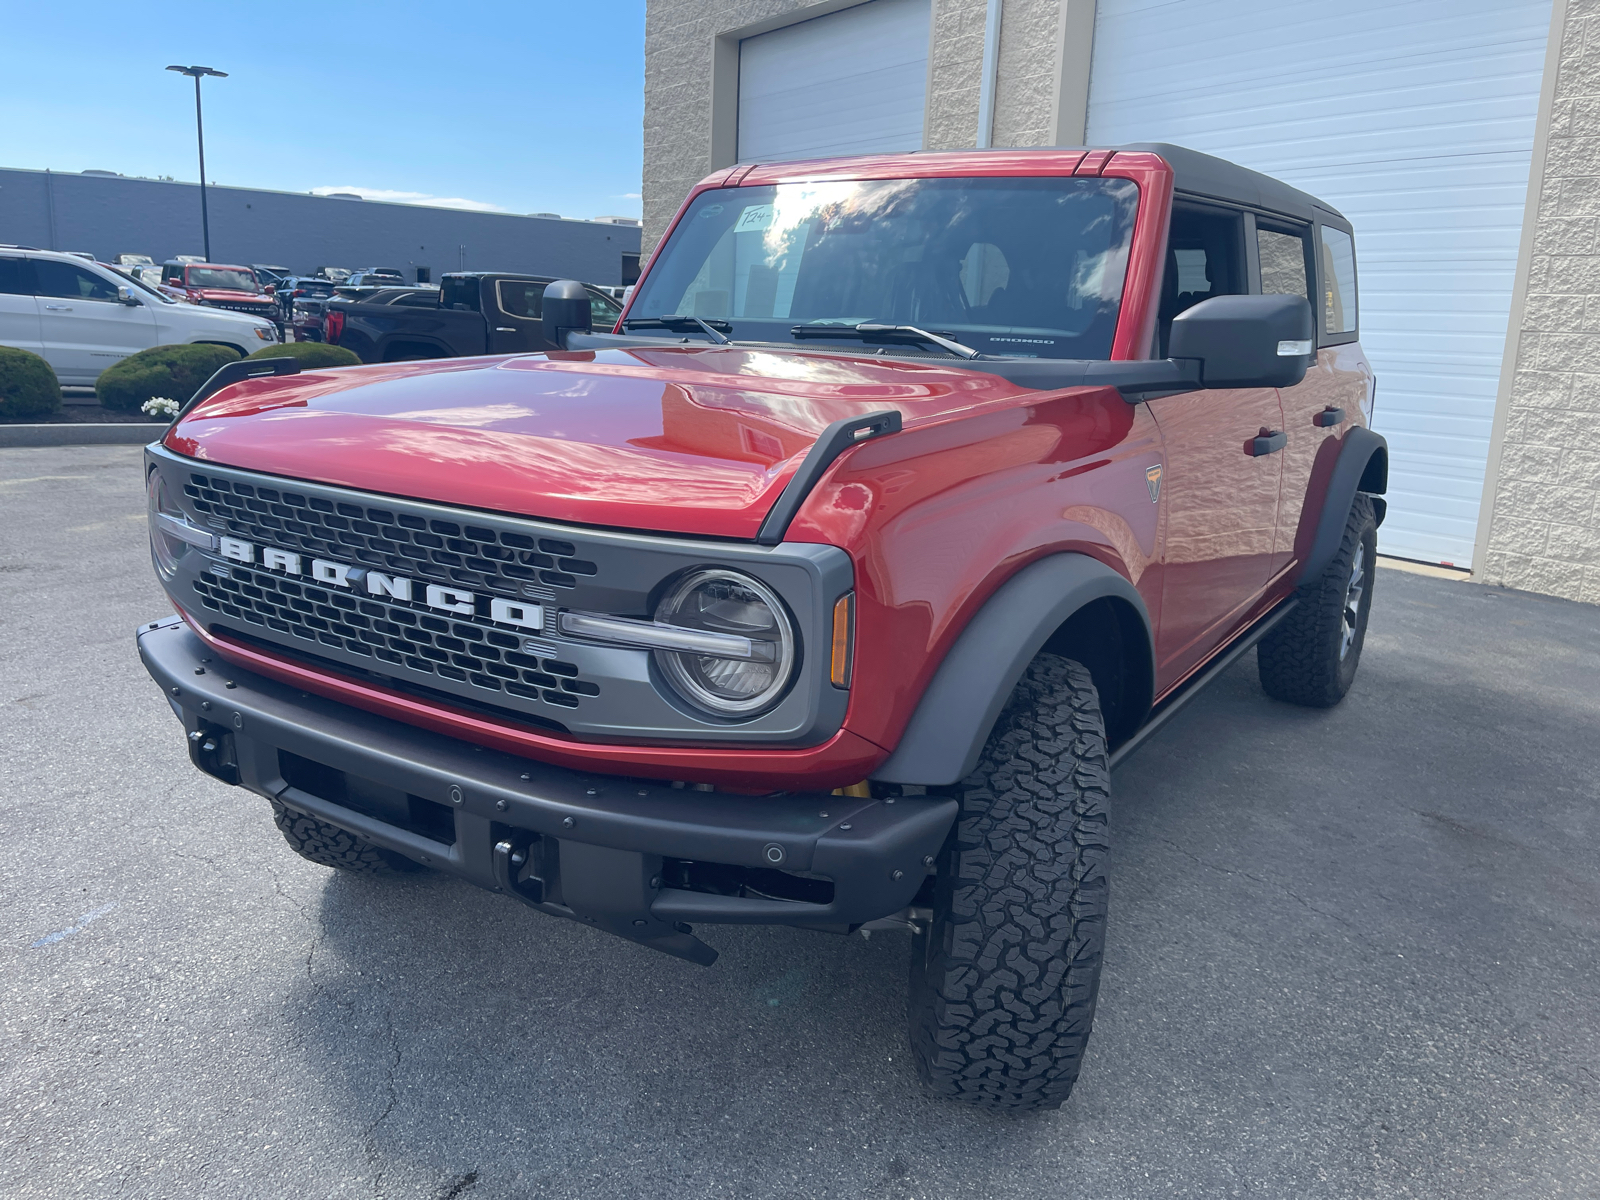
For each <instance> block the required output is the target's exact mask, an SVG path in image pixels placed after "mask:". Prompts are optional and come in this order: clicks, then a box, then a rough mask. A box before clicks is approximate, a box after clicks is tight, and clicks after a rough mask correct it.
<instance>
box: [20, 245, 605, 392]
mask: <svg viewBox="0 0 1600 1200" xmlns="http://www.w3.org/2000/svg"><path fill="white" fill-rule="evenodd" d="M117 259H118V261H117V262H116V263H99V262H95V261H93V260H92V259H91V260H86V259H84V257H83V256H81V255H73V254H64V253H57V252H53V251H45V250H34V249H29V248H26V247H0V345H8V346H17V347H20V348H22V349H25V350H32V351H34V352H35V353H40V354H43V356H44V357H45V358H46V359H47V360H48V361H49V362H50V364H51V366H52V367H54V368H55V369H56V374H57V376H58V377H59V378H60V380H61V382H62V383H63V384H67V385H69V386H70V385H87V384H92V383H94V381H95V379H96V378H98V376H99V374H100V372H101V371H102V370H104V369H105V368H106V367H108V366H110V365H111V364H112V363H114V362H116V361H118V360H119V359H122V358H125V357H127V356H128V355H129V354H133V353H134V352H136V351H138V350H142V349H145V348H147V347H150V346H155V345H166V344H171V343H179V342H215V343H218V344H221V345H227V346H232V347H233V348H235V349H237V350H238V351H239V352H240V353H241V354H248V353H250V352H251V351H252V350H255V349H257V348H259V347H260V346H262V345H264V344H267V343H271V342H277V341H279V340H280V339H283V340H287V339H293V340H295V341H302V342H307V341H309V342H329V343H332V344H334V345H341V346H344V347H345V348H347V349H349V350H351V351H353V352H354V353H355V354H356V355H357V356H359V357H360V358H361V360H362V361H363V362H369V363H371V362H397V361H402V360H406V359H428V358H457V357H465V356H469V355H475V354H505V353H512V354H516V353H536V352H539V351H544V350H551V349H556V348H557V347H555V346H553V345H551V344H550V343H549V342H547V341H546V340H545V338H544V336H543V328H542V324H541V320H540V317H541V311H540V310H541V304H542V301H543V297H544V289H545V286H546V285H547V284H549V283H551V282H553V281H554V278H555V277H554V276H548V275H522V274H515V273H508V272H457V273H452V274H448V275H445V276H444V277H443V278H442V279H441V282H440V286H437V287H434V286H431V285H424V284H408V283H406V281H405V276H404V275H403V274H402V273H401V272H400V271H398V270H395V269H392V268H364V269H362V270H359V271H351V272H345V271H342V270H340V269H338V268H320V269H319V271H320V272H322V273H319V274H314V275H309V276H307V275H290V274H287V273H281V274H280V273H279V272H280V271H282V268H278V267H273V266H267V265H263V264H257V265H254V266H247V265H243V264H232V263H215V262H206V261H203V260H200V259H198V258H197V257H196V256H194V255H180V256H177V257H175V258H173V259H171V260H169V261H167V262H165V263H162V264H160V265H157V264H155V263H153V262H151V261H150V260H149V258H148V257H147V256H144V255H133V254H119V255H118V256H117ZM331 272H337V273H339V274H341V275H344V279H343V280H342V281H335V280H333V279H331V278H329V273H331ZM268 278H270V279H271V282H264V280H265V279H268ZM584 286H585V288H586V289H587V292H588V295H589V304H590V308H591V312H592V325H593V327H594V328H597V329H609V328H611V327H612V326H614V325H615V324H616V322H617V319H618V317H619V316H621V313H622V306H621V304H620V303H618V301H617V300H616V299H615V298H614V295H613V294H612V293H613V291H614V289H607V288H601V287H598V286H594V285H588V284H586V285H584Z"/></svg>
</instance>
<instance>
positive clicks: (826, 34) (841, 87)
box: [739, 0, 929, 162]
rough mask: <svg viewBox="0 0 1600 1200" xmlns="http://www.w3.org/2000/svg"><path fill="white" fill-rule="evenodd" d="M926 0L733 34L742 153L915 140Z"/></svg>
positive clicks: (812, 153) (838, 150) (891, 0)
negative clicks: (740, 35)
mask: <svg viewBox="0 0 1600 1200" xmlns="http://www.w3.org/2000/svg"><path fill="white" fill-rule="evenodd" d="M928 9H929V0H871V2H870V3H867V4H859V5H857V6H855V7H854V8H847V9H844V10H843V11H842V12H836V13H830V14H829V15H828V16H825V17H814V18H812V19H811V20H809V21H802V22H801V23H800V24H798V25H787V26H785V27H784V28H782V29H775V30H773V31H772V32H771V33H763V34H758V35H757V36H755V37H751V38H745V39H744V40H743V41H742V42H740V43H739V161H740V162H756V161H763V162H774V161H782V160H784V159H789V158H817V157H819V156H823V155H830V154H876V153H881V152H886V151H887V152H892V151H898V150H920V149H921V148H922V112H923V106H924V103H925V102H926V100H927V94H928Z"/></svg>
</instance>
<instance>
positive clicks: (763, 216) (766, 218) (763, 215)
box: [733, 204, 772, 233]
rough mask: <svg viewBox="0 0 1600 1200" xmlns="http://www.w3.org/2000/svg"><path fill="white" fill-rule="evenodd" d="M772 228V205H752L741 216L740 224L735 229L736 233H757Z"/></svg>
mask: <svg viewBox="0 0 1600 1200" xmlns="http://www.w3.org/2000/svg"><path fill="white" fill-rule="evenodd" d="M771 226H772V205H770V204H752V205H751V206H750V207H749V208H747V209H745V210H744V212H743V213H742V214H740V216H739V223H738V224H737V225H735V226H734V227H733V231H734V232H735V233H756V232H758V231H760V230H763V229H769V228H771Z"/></svg>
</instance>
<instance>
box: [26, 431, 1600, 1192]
mask: <svg viewBox="0 0 1600 1200" xmlns="http://www.w3.org/2000/svg"><path fill="white" fill-rule="evenodd" d="M137 464H138V452H137V450H136V449H134V448H124V447H113V446H98V447H69V448H61V449H9V450H0V512H3V513H4V515H5V519H4V520H3V521H0V597H3V604H4V610H5V611H6V612H9V613H10V614H11V617H10V619H9V621H8V622H7V627H8V633H7V635H6V638H5V641H4V654H3V657H0V714H3V716H4V734H3V738H4V751H5V752H4V756H3V761H0V805H3V812H4V822H3V826H4V829H5V832H6V860H7V869H6V871H5V873H4V879H3V883H0V931H3V938H0V976H3V980H4V982H3V984H0V987H3V992H4V1004H3V1021H4V1043H3V1048H0V1093H3V1095H0V1121H3V1142H4V1145H5V1147H6V1151H5V1153H4V1154H3V1155H0V1194H4V1195H5V1196H7V1197H13V1196H15V1197H34V1196H41V1197H43V1196H48V1197H106V1196H113V1195H115V1196H130V1197H132V1196H137V1197H162V1198H177V1197H233V1196H250V1197H274V1198H276V1197H307V1198H311V1197H324V1196H327V1197H333V1196H339V1197H343V1196H363V1197H365V1196H378V1197H393V1198H406V1200H410V1198H413V1197H416V1198H433V1197H472V1198H476V1197H494V1198H500V1197H585V1198H588V1197H606V1198H608V1200H610V1198H617V1200H622V1198H629V1200H631V1198H633V1197H651V1198H652V1200H661V1198H663V1197H672V1198H674V1200H678V1198H682V1200H699V1198H701V1197H739V1198H745V1197H749V1198H766V1197H782V1198H785V1200H801V1198H805V1200H812V1198H816V1197H841V1198H856V1197H873V1198H877V1197H884V1198H892V1200H907V1198H911V1197H918V1198H923V1197H926V1198H930V1200H943V1198H946V1197H965V1196H972V1197H983V1198H985V1200H998V1198H1010V1197H1052V1198H1054V1197H1084V1198H1089V1197H1093V1198H1095V1200H1112V1198H1120V1197H1156V1196H1159V1197H1176V1196H1193V1197H1222V1196H1259V1197H1271V1198H1274V1200H1278V1198H1282V1197H1297V1198H1302V1200H1303V1198H1308V1197H1332V1196H1341V1197H1342V1196H1361V1197H1369V1196H1385V1197H1387V1196H1407V1197H1409V1196H1416V1197H1441V1196H1451V1197H1464V1196H1483V1197H1496V1198H1497V1200H1499V1198H1506V1197H1540V1198H1545V1197H1556V1196H1596V1195H1600V1000H1597V985H1600V782H1597V780H1600V608H1595V607H1589V606H1582V605H1576V604H1570V603H1567V602H1564V601H1556V600H1547V599H1542V598H1539V597H1533V596H1527V595H1522V594H1516V593H1507V592H1501V591H1496V590H1493V589H1488V588H1483V587H1478V586H1474V585H1471V584H1463V583H1456V582H1451V581H1446V580H1441V579H1431V578H1423V577H1419V576H1415V575H1410V574H1402V573H1399V572H1396V571H1392V570H1385V571H1382V572H1380V574H1379V577H1378V580H1377V585H1376V587H1377V591H1376V597H1375V606H1374V610H1373V618H1372V628H1371V632H1370V634H1369V637H1368V641H1367V648H1366V658H1365V661H1364V663H1363V666H1362V674H1361V677H1360V679H1359V680H1358V681H1357V684H1356V687H1355V689H1354V691H1353V692H1352V694H1351V696H1350V697H1349V699H1348V700H1347V701H1346V703H1345V704H1344V705H1342V706H1341V707H1340V708H1338V709H1335V710H1333V711H1331V712H1325V713H1324V712H1309V711H1304V710H1299V709H1294V708H1290V707H1286V706H1283V705H1280V704H1277V703H1275V702H1273V701H1270V700H1268V699H1267V698H1266V697H1265V696H1264V695H1263V694H1262V693H1261V691H1260V689H1259V688H1258V687H1257V686H1256V683H1255V678H1254V670H1255V668H1254V660H1253V657H1250V656H1247V657H1246V659H1245V660H1244V661H1242V662H1241V663H1240V664H1239V665H1238V666H1237V667H1235V668H1234V669H1233V670H1232V672H1231V673H1230V674H1229V675H1228V676H1227V677H1225V678H1224V679H1223V680H1221V681H1219V682H1218V683H1217V684H1216V685H1215V686H1214V687H1213V688H1212V689H1211V691H1210V693H1209V694H1208V695H1206V696H1204V697H1202V698H1200V699H1199V700H1197V701H1196V703H1195V704H1194V705H1192V706H1191V707H1190V709H1189V710H1188V711H1186V712H1185V713H1184V714H1183V715H1182V716H1181V717H1179V718H1178V719H1177V720H1176V721H1175V722H1174V723H1173V725H1172V726H1171V727H1170V728H1169V729H1167V730H1165V731H1164V732H1163V733H1162V734H1160V735H1159V736H1158V737H1157V738H1155V739H1154V740H1153V741H1152V742H1151V743H1150V744H1149V745H1148V746H1147V747H1146V748H1144V749H1143V750H1141V751H1140V752H1139V754H1138V755H1136V756H1135V757H1134V758H1133V759H1132V760H1130V762H1129V763H1128V764H1127V765H1126V766H1125V767H1123V768H1122V769H1121V770H1120V771H1119V772H1118V774H1117V777H1116V780H1115V785H1116V792H1115V797H1114V799H1115V807H1114V809H1113V812H1114V842H1113V845H1114V852H1113V861H1114V865H1113V874H1112V881H1113V883H1112V887H1113V891H1112V906H1113V907H1112V924H1111V930H1110V941H1109V947H1108V951H1107V963H1106V970H1105V979H1104V984H1103V987H1102V992H1101V1002H1100V1015H1099V1019H1098V1021H1097V1022H1096V1031H1095V1036H1094V1041H1093V1043H1092V1045H1091V1048H1090V1056H1089V1059H1088V1062H1087V1065H1086V1067H1085V1070H1084V1074H1083V1077H1082V1080H1081V1082H1080V1083H1079V1085H1078V1088H1077V1091H1076V1092H1075V1093H1074V1095H1073V1096H1072V1098H1071V1100H1070V1101H1069V1102H1068V1103H1067V1104H1066V1105H1065V1106H1064V1107H1063V1108H1062V1109H1061V1110H1060V1111H1059V1112H1052V1113H1046V1114H1037V1115H1032V1116H1003V1115H994V1114H989V1113H985V1112H979V1111H975V1110H971V1109H967V1108H963V1107H956V1106H952V1105H950V1104H948V1103H946V1102H943V1101H940V1100H937V1099H934V1098H931V1097H929V1096H926V1095H924V1094H922V1093H921V1092H920V1091H919V1089H918V1086H917V1083H916V1079H915V1075H914V1072H913V1070H912V1067H911V1064H910V1061H909V1058H908V1056H907V1051H906V1044H905V1034H904V1029H903V1026H904V991H905V976H906V958H907V947H908V941H907V940H905V939H903V938H900V937H896V936H892V935H885V934H879V935H876V936H874V937H873V938H871V939H870V940H866V939H863V938H861V937H859V936H857V937H854V938H850V939H843V938H837V937H831V936H828V935H823V934H813V933H807V932H802V931H776V930H760V929H753V930H741V929H735V928H726V929H721V928H719V929H710V930H709V936H708V940H710V941H711V942H712V943H713V944H715V945H716V946H717V947H718V948H719V949H720V950H721V951H722V957H721V959H720V961H719V962H718V963H717V964H716V965H715V966H714V967H712V968H710V969H704V968H700V967H696V966H692V965H690V964H688V963H684V962H680V961H677V960H674V959H670V958H667V957H664V956H661V955H657V954H655V953H653V952H651V951H648V950H644V949H641V948H638V947H635V946H631V945H628V944H625V943H622V942H620V941H615V940H612V939H609V938H608V937H606V936H605V935H603V934H599V933H596V932H594V931H592V930H589V929H585V928H582V927H579V926H576V925H572V924H567V923H562V922H559V921H556V920H553V919H550V918H547V917H544V916H542V915H541V914H538V913H534V912H531V911H528V910H526V909H523V908H521V907H519V906H517V905H514V904H512V903H510V902H508V901H506V900H504V899H502V898H499V897H496V896H493V895H490V894H487V893H482V892H478V891H476V890H473V889H470V888H468V887H467V886H465V885H460V884H456V883H454V882H451V881H448V880H445V879H443V878H439V877H429V876H420V877H410V878H403V879H400V880H398V881H374V880H368V879H364V878H353V877H344V876H336V875H335V874H334V873H333V872H331V871H328V870H325V869H323V868H320V867H316V866H313V865H312V864H310V863H308V862H305V861H303V860H301V859H300V858H298V857H296V856H295V855H294V854H292V853H291V852H290V851H289V850H288V848H287V847H286V846H285V845H284V844H283V842H282V840H281V839H280V837H279V835H278V833H277V831H276V830H275V829H274V828H273V825H272V822H271V819H270V815H269V812H268V808H267V805H266V803H265V802H264V801H260V800H257V799H255V798H253V797H250V796H248V795H246V794H244V793H242V792H238V791H236V790H234V789H229V788H226V787H224V786H222V785H221V784H219V783H216V782H213V781H212V780H210V779H208V778H206V777H204V776H202V775H200V774H199V773H197V772H196V771H194V770H193V769H192V768H191V767H190V766H189V763H188V760H187V758H186V756H185V753H184V749H183V745H182V740H181V736H180V732H179V728H178V725H177V723H176V721H175V720H174V719H173V718H172V716H171V714H170V712H169V711H168V709H167V707H166V705H165V704H164V703H163V700H162V697H161V695H160V694H159V693H158V692H157V691H156V689H155V688H154V687H153V686H152V685H151V684H150V682H149V680H148V678H147V677H146V676H145V674H144V672H143V671H142V669H141V668H140V666H139V663H138V659H137V657H136V654H135V652H134V645H133V636H132V635H133V628H134V626H135V625H136V624H138V623H140V622H143V621H148V620H151V619H153V618H155V617H158V616H161V615H164V614H165V613H167V612H168V611H170V610H169V608H168V607H167V605H166V604H165V602H164V600H163V598H162V595H161V592H160V591H159V589H158V588H157V586H156V584H155V582H154V578H153V576H152V574H151V570H150V565H149V561H148V555H147V550H146V544H145V535H144V527H143V511H142V510H143V496H142V490H141V487H140V482H139V472H138V467H137Z"/></svg>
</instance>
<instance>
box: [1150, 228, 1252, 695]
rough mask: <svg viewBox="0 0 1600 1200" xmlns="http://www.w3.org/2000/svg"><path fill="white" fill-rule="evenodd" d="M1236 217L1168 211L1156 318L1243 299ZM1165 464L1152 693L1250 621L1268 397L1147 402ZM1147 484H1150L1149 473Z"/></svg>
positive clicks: (1162, 337) (1163, 320) (1205, 395)
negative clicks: (1218, 299)
mask: <svg viewBox="0 0 1600 1200" xmlns="http://www.w3.org/2000/svg"><path fill="white" fill-rule="evenodd" d="M1244 235H1245V227H1244V217H1243V214H1242V213H1239V212H1234V211H1230V210H1227V209H1223V208H1220V207H1218V208H1213V207H1211V206H1202V205H1188V204H1182V203H1180V204H1177V205H1175V206H1174V208H1173V215H1172V232H1171V236H1170V238H1169V241H1168V249H1167V272H1166V276H1165V279H1164V282H1163V287H1162V299H1161V308H1160V311H1159V318H1158V330H1157V332H1158V339H1159V343H1160V344H1159V346H1158V352H1159V353H1160V354H1162V355H1164V354H1165V353H1166V334H1167V330H1168V329H1169V328H1170V327H1171V323H1172V318H1173V317H1175V316H1177V315H1178V313H1180V312H1182V311H1184V310H1185V309H1187V308H1191V307H1193V306H1194V305H1196V304H1198V303H1200V302H1201V301H1202V300H1209V299H1210V298H1211V297H1213V296H1226V295H1241V294H1245V293H1248V292H1249V290H1250V286H1249V274H1248V270H1247V264H1246V258H1245V252H1244V251H1245V241H1244ZM1148 404H1149V408H1150V414H1151V416H1153V417H1154V418H1155V421H1156V425H1157V426H1158V427H1159V428H1160V430H1161V442H1162V451H1163V459H1164V461H1163V462H1162V464H1161V469H1160V472H1159V474H1158V476H1157V478H1156V479H1155V480H1152V481H1151V490H1152V493H1153V494H1152V501H1154V500H1155V499H1156V496H1157V495H1160V496H1161V497H1162V498H1164V499H1165V500H1166V505H1165V512H1166V523H1165V538H1164V552H1163V566H1162V579H1163V582H1162V600H1161V619H1160V627H1159V630H1158V633H1157V637H1156V663H1157V665H1156V676H1157V679H1156V686H1157V689H1158V690H1165V689H1166V688H1168V687H1170V686H1172V685H1173V684H1174V683H1177V682H1178V681H1180V680H1182V679H1183V678H1184V677H1185V676H1186V675H1188V674H1189V673H1190V672H1192V671H1193V670H1194V669H1195V668H1196V667H1198V666H1199V665H1200V664H1201V663H1203V662H1204V661H1205V660H1206V659H1207V658H1208V657H1210V655H1211V654H1212V653H1213V652H1214V651H1215V650H1216V649H1217V647H1218V646H1220V645H1221V644H1222V643H1223V642H1224V641H1226V640H1227V638H1228V637H1229V635H1231V634H1232V633H1233V632H1234V631H1235V630H1236V629H1237V628H1238V627H1239V626H1240V625H1241V624H1242V623H1243V622H1244V621H1245V619H1246V618H1248V617H1249V616H1250V615H1251V614H1250V608H1251V606H1252V605H1253V604H1254V603H1255V602H1256V601H1257V600H1258V599H1260V597H1261V595H1262V593H1263V592H1264V591H1265V590H1266V586H1267V581H1268V579H1269V578H1270V576H1271V573H1272V554H1273V538H1274V535H1275V533H1276V530H1277V524H1278V491H1279V486H1280V484H1281V482H1282V473H1283V455H1282V454H1281V453H1278V452H1277V451H1278V449H1280V448H1281V447H1277V442H1278V440H1279V438H1278V435H1281V434H1282V432H1283V410H1282V407H1281V405H1280V403H1279V400H1278V392H1277V389H1275V388H1239V389H1232V390H1220V389H1219V390H1208V391H1196V392H1187V393H1184V394H1181V395H1177V396H1167V397H1164V398H1160V399H1156V400H1151V401H1149V402H1148ZM1275 447H1276V448H1275ZM1147 478H1149V477H1148V475H1147Z"/></svg>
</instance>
